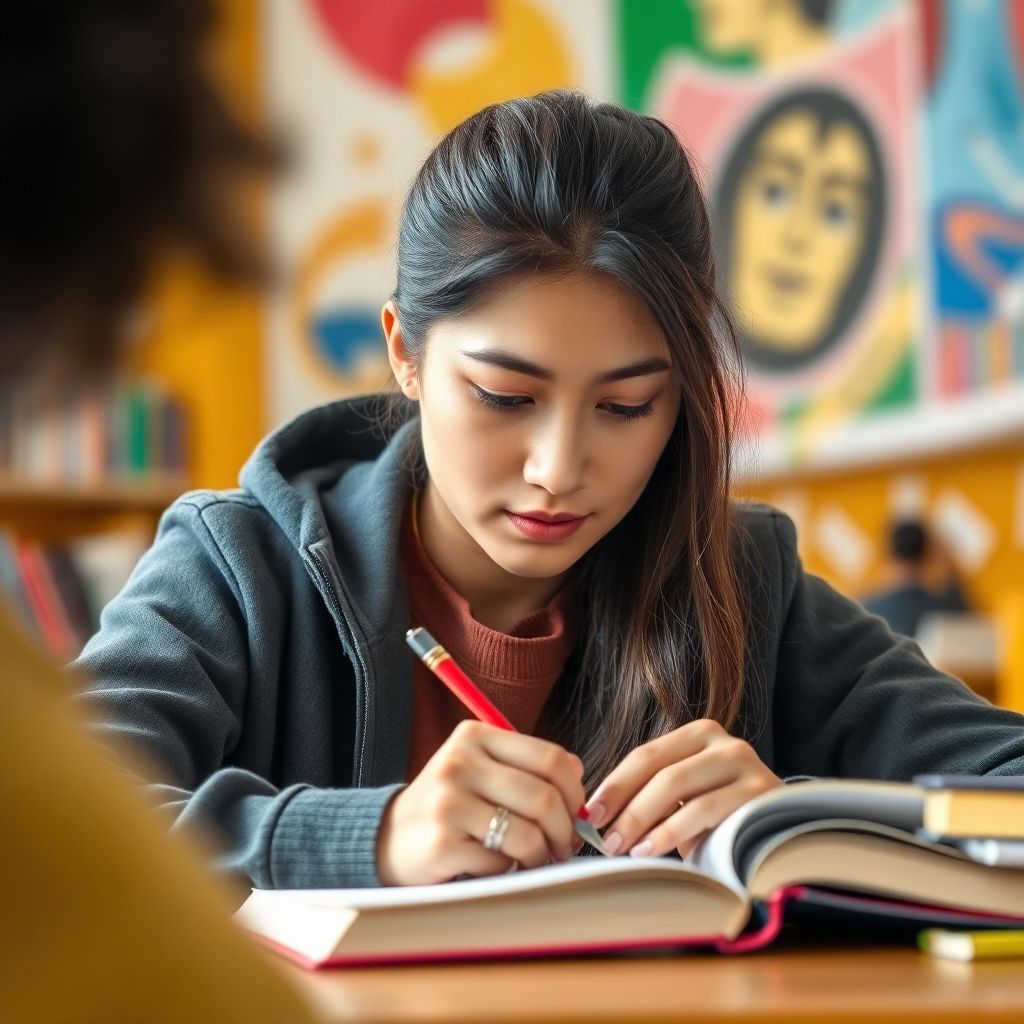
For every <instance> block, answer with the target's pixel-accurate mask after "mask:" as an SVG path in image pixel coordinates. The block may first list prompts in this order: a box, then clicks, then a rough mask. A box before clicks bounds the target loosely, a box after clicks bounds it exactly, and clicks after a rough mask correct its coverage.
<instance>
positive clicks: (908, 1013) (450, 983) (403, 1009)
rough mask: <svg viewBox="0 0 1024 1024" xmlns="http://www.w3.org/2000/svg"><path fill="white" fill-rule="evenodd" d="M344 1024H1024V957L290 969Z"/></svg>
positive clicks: (792, 957)
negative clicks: (868, 1023) (548, 1023)
mask: <svg viewBox="0 0 1024 1024" xmlns="http://www.w3.org/2000/svg"><path fill="white" fill-rule="evenodd" d="M290 970H291V971H292V972H293V974H294V977H295V978H296V980H297V981H298V982H299V984H300V986H301V988H302V989H303V990H304V991H306V992H307V993H308V994H309V995H310V996H311V997H312V998H313V1001H314V1002H315V1004H316V1005H317V1006H318V1007H320V1008H321V1009H322V1010H323V1011H326V1013H327V1015H328V1019H330V1020H337V1021H350V1020H358V1021H366V1022H370V1024H374V1022H381V1021H443V1022H445V1024H460V1022H466V1024H469V1022H473V1024H478V1022H480V1021H487V1022H488V1024H498V1022H525V1021H529V1022H537V1021H544V1020H559V1021H578V1022H581V1024H582V1022H587V1024H591V1022H593V1021H628V1022H630V1024H634V1022H636V1024H641V1022H653V1021H685V1022H687V1024H699V1022H701V1021H730V1022H732V1024H738V1022H751V1024H753V1022H757V1024H764V1022H772V1021H805V1022H808V1024H809V1022H812V1021H813V1022H815V1024H818V1022H822V1024H828V1022H832V1024H835V1022H846V1021H863V1020H865V1019H870V1018H874V1019H875V1021H876V1022H877V1024H886V1022H889V1021H899V1022H905V1021H915V1022H921V1024H934V1022H936V1021H970V1022H971V1024H974V1022H986V1024H987V1022H990V1021H1000V1022H1002V1021H1006V1022H1010V1021H1013V1022H1014V1024H1020V1022H1021V1021H1024V960H1019V961H1012V960H1008V961H999V962H995V961H990V962H986V963H977V964H962V963H956V962H953V961H949V960H938V959H934V958H932V957H929V956H926V955H925V954H923V953H918V952H917V951H916V950H914V949H912V948H908V947H907V946H906V945H904V946H900V947H879V946H872V947H864V946H861V947H857V946H846V947H839V946H832V947H830V948H819V949H810V948H808V947H807V946H806V945H805V946H803V947H802V948H801V947H800V946H795V947H794V946H792V945H790V946H789V947H788V948H784V949H781V950H779V949H777V950H772V951H766V952H762V953H757V954H748V955H745V956H728V957H727V956H717V955H714V954H699V953H698V954H689V955H685V956H680V957H665V958H659V957H643V958H627V959H592V960H561V961H537V962H532V963H530V962H518V963H492V964H472V965H452V964H449V965H443V966H436V967H406V968H394V967H388V968H377V969H373V970H365V969H364V970H349V971H345V970H334V971H322V972H318V973H312V972H308V971H301V970H299V969H298V968H290Z"/></svg>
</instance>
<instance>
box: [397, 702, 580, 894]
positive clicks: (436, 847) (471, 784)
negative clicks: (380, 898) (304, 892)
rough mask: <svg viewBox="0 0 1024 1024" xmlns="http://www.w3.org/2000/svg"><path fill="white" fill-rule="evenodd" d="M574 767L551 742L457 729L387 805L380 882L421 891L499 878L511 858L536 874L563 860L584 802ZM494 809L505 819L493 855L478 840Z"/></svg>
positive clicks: (486, 728) (470, 726)
mask: <svg viewBox="0 0 1024 1024" xmlns="http://www.w3.org/2000/svg"><path fill="white" fill-rule="evenodd" d="M582 777H583V763H582V762H581V761H580V759H579V758H578V757H577V756H576V755H575V754H571V753H569V752H568V751H566V750H563V749H562V747H560V746H558V745H557V744H555V743H549V742H548V741H547V740H542V739H538V738H537V737H535V736H526V735H523V734H522V733H515V732H507V731H506V730H504V729H498V728H496V727H495V726H493V725H486V724H484V723H483V722H477V721H474V720H467V721H463V722H460V723H459V725H458V726H457V727H456V728H455V729H454V730H453V732H452V734H451V736H449V737H448V739H447V740H446V741H445V742H444V744H443V745H442V746H441V748H440V749H439V750H438V751H437V753H435V754H434V756H433V757H432V758H431V759H430V760H429V761H428V762H427V764H426V765H425V766H424V768H423V770H422V771H421V772H420V774H419V775H417V776H416V778H415V779H414V780H413V781H412V782H411V783H410V784H409V785H408V786H407V787H406V788H405V789H403V790H402V791H401V792H400V793H399V794H398V795H397V796H396V797H395V798H394V799H393V800H392V801H391V803H390V804H389V805H388V808H387V810H386V811H385V812H384V817H383V819H382V820H381V826H380V831H379V833H378V837H377V873H378V875H379V877H380V881H381V884H382V885H430V884H433V883H435V882H445V881H448V880H450V879H452V878H455V877H457V876H459V875H498V874H501V873H502V872H505V871H508V870H509V868H510V867H511V866H512V862H513V861H517V862H518V863H519V864H520V865H522V866H523V867H531V868H532V867H541V866H542V865H544V864H547V863H549V862H550V861H552V860H557V861H561V860H568V859H569V857H570V856H572V851H573V841H574V832H573V825H574V822H575V819H576V812H577V810H579V808H580V806H581V805H582V804H583V802H584V795H583V784H582V781H581V780H582ZM499 807H506V808H508V810H509V811H510V812H511V819H510V822H509V827H508V831H507V832H506V833H505V838H504V841H503V842H502V844H501V849H500V850H485V849H484V845H483V840H484V836H485V835H486V834H487V829H488V826H489V825H490V822H491V818H492V817H493V816H494V814H495V812H496V811H497V809H498V808H499Z"/></svg>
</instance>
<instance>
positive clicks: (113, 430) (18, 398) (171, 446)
mask: <svg viewBox="0 0 1024 1024" xmlns="http://www.w3.org/2000/svg"><path fill="white" fill-rule="evenodd" d="M185 467H186V436H185V416H184V413H183V409H182V406H181V404H180V402H178V401H176V400H175V399H174V398H172V397H171V396H170V395H168V394H167V392H166V390H165V389H164V387H163V386H162V385H161V384H160V383H159V382H158V381H150V380H138V381H131V382H121V383H119V384H116V385H114V386H112V387H109V388H103V389H94V390H91V391H88V392H85V393H81V394H76V395H74V396H70V397H62V396H54V395H49V396H42V397H41V396H39V395H38V394H32V393H29V392H25V393H23V394H15V393H6V394H4V395H3V396H2V400H0V477H4V478H7V479H10V480H16V481H19V482H22V483H25V482H31V483H39V484H52V485H60V486H65V485H72V486H75V485H77V486H87V485H95V484H102V483H105V482H108V481H111V480H135V481H137V480H140V479H149V478H152V477H170V478H176V477H182V476H183V475H184V473H185Z"/></svg>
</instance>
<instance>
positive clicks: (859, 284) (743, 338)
mask: <svg viewBox="0 0 1024 1024" xmlns="http://www.w3.org/2000/svg"><path fill="white" fill-rule="evenodd" d="M794 111H800V112H802V113H806V114H807V115H808V116H810V117H811V118H812V119H813V120H814V128H815V138H816V140H817V141H819V142H822V143H823V142H824V141H825V139H826V138H827V137H828V134H829V132H831V131H832V129H833V128H835V127H837V126H838V125H844V126H847V127H849V128H851V129H852V130H853V131H854V132H855V133H856V135H857V137H858V138H859V139H860V140H861V142H863V144H864V149H865V151H866V153H867V158H868V163H869V165H870V168H871V171H870V181H869V184H868V194H867V196H866V197H865V204H864V209H865V212H866V214H867V226H866V228H865V232H864V244H863V247H862V248H861V251H860V254H859V256H858V258H857V263H856V266H855V267H854V270H853V273H852V274H851V275H850V280H849V281H848V282H847V284H846V287H845V288H844V289H843V291H842V294H840V296H839V299H838V301H837V302H836V306H835V310H834V311H833V314H832V319H831V320H830V321H829V323H828V324H827V326H826V327H825V330H824V331H823V332H822V335H821V337H820V338H818V339H817V341H816V342H815V343H814V345H813V346H811V347H810V348H807V349H801V350H799V351H794V352H789V351H784V350H782V349H779V348H778V347H777V346H774V345H766V344H763V343H762V342H761V341H760V340H759V339H758V336H757V331H756V330H755V331H751V332H747V331H744V330H742V329H741V330H740V332H739V336H740V343H741V345H742V348H743V356H744V359H745V360H746V362H747V363H748V365H751V366H756V367H758V368H759V369H762V370H766V371H769V372H776V373H778V372H786V371H789V370H795V369H798V368H800V367H802V366H805V365H808V364H810V363H813V362H814V361H815V360H816V359H817V358H818V357H819V356H821V355H823V354H824V353H825V352H827V351H829V349H831V348H832V346H833V345H834V344H835V343H836V342H837V341H839V340H840V339H841V338H842V337H843V335H844V334H845V333H846V331H847V330H848V329H849V327H850V325H851V324H852V323H853V320H854V319H855V317H856V316H857V314H858V313H859V312H860V309H861V306H862V305H863V302H864V299H865V297H866V296H867V293H868V289H869V288H870V287H871V282H872V279H873V278H874V276H875V272H876V270H877V269H878V259H879V253H880V252H881V250H882V242H883V236H884V231H885V222H886V217H887V212H888V203H887V195H886V180H885V166H884V164H883V162H882V151H881V148H880V147H879V144H878V140H877V138H876V137H875V132H874V130H873V129H872V127H871V125H870V124H869V123H868V119H867V118H866V117H865V116H864V114H863V113H862V112H861V110H860V108H859V107H857V106H856V105H855V104H854V103H853V101H852V100H850V99H848V98H847V97H846V96H843V95H842V94H841V93H838V92H836V91H835V90H834V89H822V88H813V89H805V88H801V89H799V90H797V91H796V92H790V93H786V94H785V95H783V96H781V97H780V98H779V99H777V100H776V101H775V102H774V103H772V104H770V105H769V106H768V107H767V108H766V109H765V110H764V111H762V112H761V113H760V114H759V115H758V116H757V118H756V119H755V120H754V121H753V122H752V123H751V124H750V125H749V127H748V128H747V129H746V130H745V131H744V132H743V135H742V137H741V138H740V140H739V142H738V143H737V144H736V146H735V148H734V149H733V151H732V153H731V154H730V155H729V160H728V162H727V163H726V165H725V168H724V170H723V171H722V175H721V178H720V179H719V183H718V188H717V190H716V193H715V198H714V227H715V249H716V251H717V253H718V257H719V260H720V262H721V269H722V274H721V278H722V287H723V290H724V291H725V292H726V294H728V293H729V292H730V280H729V277H730V271H731V267H732V260H731V258H730V257H731V254H732V248H733V231H734V228H735V215H736V194H737V192H738V191H739V187H740V183H741V182H742V180H743V178H744V176H745V175H746V173H747V171H748V170H749V168H750V165H751V163H752V161H753V159H754V155H755V153H756V152H757V148H758V146H759V145H760V144H761V139H762V137H763V136H764V134H765V132H767V131H768V129H769V128H771V127H772V126H773V125H775V124H776V123H777V122H778V121H779V120H781V119H782V118H784V117H785V116H786V115H787V114H791V113H793V112H794ZM755 312H756V311H755Z"/></svg>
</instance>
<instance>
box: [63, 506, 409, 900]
mask: <svg viewBox="0 0 1024 1024" xmlns="http://www.w3.org/2000/svg"><path fill="white" fill-rule="evenodd" d="M250 590H254V591H255V593H257V594H258V593H259V591H260V588H259V587H258V586H257V587H255V588H250ZM254 599H258V598H254V597H253V595H252V594H251V593H250V594H247V595H245V596H243V593H242V590H241V588H240V587H239V584H238V581H237V579H236V577H235V575H234V574H233V572H232V569H231V565H230V564H229V563H228V561H227V560H226V559H225V557H224V554H223V553H222V551H221V549H220V547H219V545H218V543H217V540H216V538H215V537H214V536H213V534H212V533H211V531H210V529H209V527H208V525H207V523H206V521H205V519H204V514H203V507H202V506H201V505H199V504H192V503H190V502H189V501H188V500H187V499H183V500H182V501H179V502H178V503H176V504H175V505H174V506H172V508H171V509H169V510H168V512H167V513H165V515H164V517H163V520H162V522H161V525H160V531H159V534H158V536H157V539H156V541H155V543H154V544H153V546H152V547H151V548H150V550H149V551H148V552H147V553H146V554H145V555H144V556H143V558H142V560H141V561H140V562H139V564H138V566H137V567H136V569H135V571H134V573H133V574H132V577H131V579H130V580H129V582H128V584H127V586H126V587H125V589H124V590H123V591H122V593H121V594H120V595H119V596H118V597H117V598H116V599H115V600H114V601H112V602H111V603H110V604H109V605H108V606H107V607H106V608H105V609H104V612H103V616H102V620H101V626H100V631H99V632H98V633H97V634H96V636H95V637H93V638H92V640H90V642H89V643H88V644H87V646H86V648H85V650H84V652H83V653H82V656H81V658H80V659H79V662H78V665H77V667H79V668H80V669H81V670H82V671H83V672H84V673H85V674H86V676H87V677H88V678H89V679H90V680H91V682H90V683H89V684H88V685H87V686H86V688H85V690H84V692H83V694H82V696H81V697H80V698H79V699H80V701H81V702H82V704H83V705H84V713H85V715H86V717H87V718H88V720H89V721H90V723H91V724H92V725H93V726H94V727H95V729H96V731H97V733H98V734H99V736H100V738H101V741H102V742H104V743H105V744H106V745H108V746H110V748H111V749H113V750H122V749H128V750H129V751H132V752H135V753H137V754H138V755H141V757H142V758H143V759H144V763H146V764H148V765H149V766H151V767H150V770H149V771H148V772H147V781H146V790H147V795H148V796H149V797H150V799H151V802H153V803H155V804H156V805H157V806H158V807H160V808H162V809H163V810H164V811H165V812H166V813H167V814H168V816H169V817H170V818H171V820H172V821H173V822H174V826H175V828H187V829H188V830H190V831H191V830H194V829H200V830H205V831H206V832H207V833H208V834H209V835H210V836H211V838H212V839H213V841H214V844H215V846H216V848H217V849H218V850H219V851H220V855H219V857H218V860H217V866H218V867H219V868H221V869H223V870H226V871H233V872H240V873H243V874H245V875H247V876H248V878H249V879H250V880H251V883H252V885H254V886H257V887H261V888H302V887H309V888H320V887H360V886H372V885H377V884H379V880H378V877H377V868H376V838H377V830H378V827H379V824H380V819H381V817H382V815H383V813H384V810H385V808H386V806H387V804H388V802H389V801H390V799H391V797H392V796H393V795H394V793H395V792H396V791H397V789H398V788H399V787H397V786H388V787H381V788H366V789H326V788H315V787H313V786H310V785H302V784H298V785H291V786H287V787H285V788H278V787H277V786H275V785H272V784H271V783H270V782H268V781H267V780H266V779H265V778H262V777H261V776H260V775H258V774H256V773H254V772H252V771H248V770H245V769H242V768H239V767H231V766H230V761H231V757H232V753H233V751H234V750H235V748H236V746H237V745H238V743H239V740H240V737H241V733H242V728H243V721H244V720H245V712H246V709H247V708H249V709H250V715H249V720H248V722H247V725H246V727H247V728H254V729H260V730H262V731H264V732H265V734H266V746H267V747H268V748H269V747H270V746H271V745H272V743H273V732H274V726H273V722H271V721H267V720H266V716H273V715H275V714H276V707H277V698H276V694H275V692H273V687H274V686H276V679H274V678H273V676H274V673H262V674H260V673H254V672H253V671H252V666H251V661H250V652H251V651H253V650H256V651H257V654H258V651H259V646H260V645H259V643H255V644H254V643H253V642H252V638H251V637H250V636H249V628H250V626H249V619H248V616H247V609H246V606H245V605H246V601H251V600H254ZM255 708H265V709H266V712H265V715H264V716H262V717H263V720H262V721H261V720H260V719H259V718H258V717H254V716H253V713H252V709H255ZM268 760H269V758H268Z"/></svg>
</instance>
